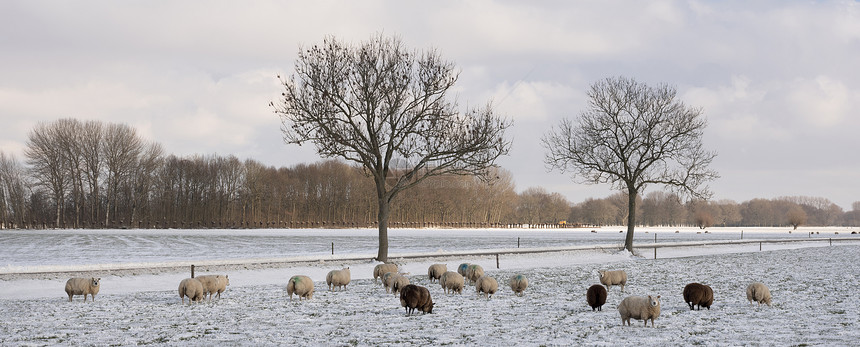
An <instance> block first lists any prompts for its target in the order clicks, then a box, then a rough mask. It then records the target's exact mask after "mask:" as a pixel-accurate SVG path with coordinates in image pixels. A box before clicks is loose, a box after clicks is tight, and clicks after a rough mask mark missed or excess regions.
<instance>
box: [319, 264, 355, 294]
mask: <svg viewBox="0 0 860 347" xmlns="http://www.w3.org/2000/svg"><path fill="white" fill-rule="evenodd" d="M350 280H351V275H350V273H349V267H346V268H343V269H341V270H331V271H329V272H328V275H326V276H325V283H326V285H327V286H328V288H329V290H330V291H334V288H339V289H340V288H342V289H346V285H348V284H349V282H350Z"/></svg>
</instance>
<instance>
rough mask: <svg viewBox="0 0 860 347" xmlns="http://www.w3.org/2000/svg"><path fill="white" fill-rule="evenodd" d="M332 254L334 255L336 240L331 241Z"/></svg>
mask: <svg viewBox="0 0 860 347" xmlns="http://www.w3.org/2000/svg"><path fill="white" fill-rule="evenodd" d="M331 255H334V242H332V243H331Z"/></svg>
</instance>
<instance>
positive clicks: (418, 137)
mask: <svg viewBox="0 0 860 347" xmlns="http://www.w3.org/2000/svg"><path fill="white" fill-rule="evenodd" d="M458 75H459V72H458V70H457V69H456V67H455V65H454V63H452V62H450V61H446V60H443V59H442V57H441V56H440V55H439V54H438V52H436V51H434V50H426V51H423V52H419V51H416V50H410V49H407V48H406V47H404V45H403V43H402V42H401V41H400V40H399V39H398V38H392V37H385V36H383V35H381V34H380V35H378V36H375V37H373V38H371V39H370V40H368V41H366V42H362V43H360V44H357V45H353V44H348V43H344V42H341V41H338V40H337V39H336V38H334V37H328V38H326V39H325V40H323V43H322V44H321V45H314V46H312V47H306V48H300V49H299V53H298V57H297V59H296V62H295V74H294V75H292V77H289V78H280V76H279V79H280V81H281V84H282V85H283V87H284V90H283V93H282V98H281V99H280V100H278V102H277V103H275V102H273V103H272V104H271V106H272V107H273V108H274V110H275V113H276V114H278V115H279V116H280V118H281V121H282V124H283V127H282V131H283V134H284V140H285V142H286V143H288V144H302V143H304V142H312V143H314V145H315V146H316V150H317V152H318V153H319V154H320V155H321V156H323V157H338V158H343V159H345V160H347V161H351V162H355V163H358V164H359V165H361V166H362V167H364V169H365V170H366V172H367V173H368V175H369V176H371V177H372V178H373V181H374V183H375V184H376V198H377V203H378V208H379V209H378V212H377V213H378V214H377V218H378V222H379V253H378V255H377V260H379V261H387V259H388V219H389V214H390V205H391V201H392V199H394V198H395V197H396V196H397V194H398V193H400V192H402V191H403V190H405V189H408V188H410V187H413V186H415V185H416V184H418V183H419V182H421V181H422V180H424V179H426V178H428V177H431V176H438V175H444V174H463V175H485V174H486V173H487V169H488V168H490V167H492V166H493V165H494V163H495V160H496V159H497V158H498V157H499V156H501V155H505V154H507V153H508V150H509V148H510V142H509V141H508V140H506V138H505V130H506V129H507V128H508V127H509V126H510V122H509V121H507V120H506V119H503V118H501V117H499V116H498V115H497V114H496V113H494V112H493V110H492V108H491V107H490V106H489V105H488V106H487V107H484V108H472V109H469V110H466V111H461V110H460V109H459V106H458V104H457V102H456V99H455V98H454V96H452V95H451V88H452V87H453V86H454V84H455V83H456V82H457V78H458Z"/></svg>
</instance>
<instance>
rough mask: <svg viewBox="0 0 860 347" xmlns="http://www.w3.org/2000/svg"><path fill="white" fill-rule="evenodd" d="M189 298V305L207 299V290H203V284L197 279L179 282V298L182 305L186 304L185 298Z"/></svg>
mask: <svg viewBox="0 0 860 347" xmlns="http://www.w3.org/2000/svg"><path fill="white" fill-rule="evenodd" d="M186 296H187V297H188V304H189V305H190V304H191V303H192V302H201V301H203V299H204V298H206V289H204V288H203V283H202V282H200V280H198V279H196V278H186V279H184V280H182V281H181V282H179V297H180V298H181V299H182V303H183V304H184V303H185V297H186Z"/></svg>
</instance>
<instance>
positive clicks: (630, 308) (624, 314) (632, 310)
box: [618, 295, 660, 328]
mask: <svg viewBox="0 0 860 347" xmlns="http://www.w3.org/2000/svg"><path fill="white" fill-rule="evenodd" d="M618 313H620V314H621V325H622V326H624V323H625V322H626V323H627V326H631V324H630V318H633V319H641V320H644V321H645V326H646V327H647V326H648V320H649V319H650V320H651V327H652V328H653V327H654V319H656V318H657V317H660V296H659V295H657V296H656V297H654V296H651V295H648V296H647V297H645V296H628V297H626V298H624V300H621V303H620V304H618Z"/></svg>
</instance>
